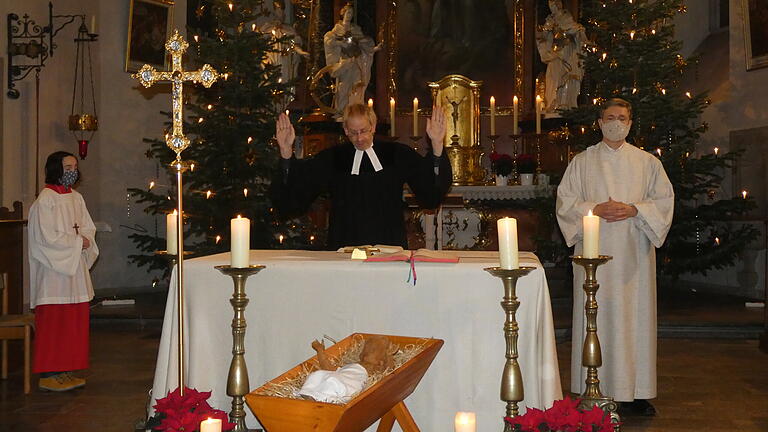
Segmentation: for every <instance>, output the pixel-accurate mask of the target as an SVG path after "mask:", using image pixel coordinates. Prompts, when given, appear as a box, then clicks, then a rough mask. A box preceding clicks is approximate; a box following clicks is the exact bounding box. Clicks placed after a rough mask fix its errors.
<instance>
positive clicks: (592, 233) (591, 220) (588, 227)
mask: <svg viewBox="0 0 768 432" xmlns="http://www.w3.org/2000/svg"><path fill="white" fill-rule="evenodd" d="M582 223H583V228H584V250H583V252H582V255H583V256H584V258H597V257H598V256H599V255H600V253H599V249H600V217H598V216H595V215H593V214H592V210H590V211H589V214H588V215H586V216H584V218H583V219H582Z"/></svg>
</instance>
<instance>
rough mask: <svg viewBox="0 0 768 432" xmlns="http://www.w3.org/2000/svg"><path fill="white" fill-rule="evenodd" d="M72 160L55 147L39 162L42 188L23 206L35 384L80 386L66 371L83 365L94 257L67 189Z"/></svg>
mask: <svg viewBox="0 0 768 432" xmlns="http://www.w3.org/2000/svg"><path fill="white" fill-rule="evenodd" d="M78 177H79V171H78V169H77V158H76V157H75V156H74V155H72V154H71V153H67V152H63V151H59V152H55V153H53V154H51V155H50V156H48V160H47V161H46V163H45V183H46V185H45V188H44V189H43V190H42V191H40V195H39V196H38V197H37V200H35V202H34V203H32V206H31V207H30V209H29V276H30V302H31V307H32V309H34V312H35V350H34V357H33V365H32V371H33V372H34V373H40V374H41V375H40V381H39V387H40V388H41V389H43V390H49V391H67V390H72V389H74V388H77V387H82V386H84V385H85V380H84V379H82V378H77V377H75V376H74V375H72V371H75V370H80V369H86V368H88V339H89V334H88V330H89V329H88V326H89V307H88V305H89V303H88V302H89V301H90V300H91V299H93V286H92V285H91V277H90V275H89V273H88V272H89V269H90V268H91V266H92V265H93V263H94V262H95V261H96V257H98V255H99V249H98V247H97V246H96V242H95V240H94V237H95V234H96V227H95V226H94V224H93V221H92V220H91V216H90V214H88V209H87V208H86V207H85V201H84V200H83V196H82V195H80V193H78V192H77V191H76V190H74V189H72V185H74V184H75V183H76V182H77V180H78Z"/></svg>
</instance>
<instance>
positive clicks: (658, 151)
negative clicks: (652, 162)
mask: <svg viewBox="0 0 768 432" xmlns="http://www.w3.org/2000/svg"><path fill="white" fill-rule="evenodd" d="M656 153H658V154H659V157H661V149H660V148H657V149H656Z"/></svg>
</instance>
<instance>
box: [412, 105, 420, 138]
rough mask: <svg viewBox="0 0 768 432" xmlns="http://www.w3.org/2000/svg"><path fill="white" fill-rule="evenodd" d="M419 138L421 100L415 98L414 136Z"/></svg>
mask: <svg viewBox="0 0 768 432" xmlns="http://www.w3.org/2000/svg"><path fill="white" fill-rule="evenodd" d="M411 136H419V98H413V135H411Z"/></svg>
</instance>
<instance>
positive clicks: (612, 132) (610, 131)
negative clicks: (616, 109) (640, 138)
mask: <svg viewBox="0 0 768 432" xmlns="http://www.w3.org/2000/svg"><path fill="white" fill-rule="evenodd" d="M630 126H631V123H629V122H627V123H625V122H623V121H621V120H618V119H617V120H608V121H603V120H600V130H601V131H603V136H604V137H605V138H606V139H608V140H610V141H624V139H625V138H626V137H627V135H629V128H630Z"/></svg>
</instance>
